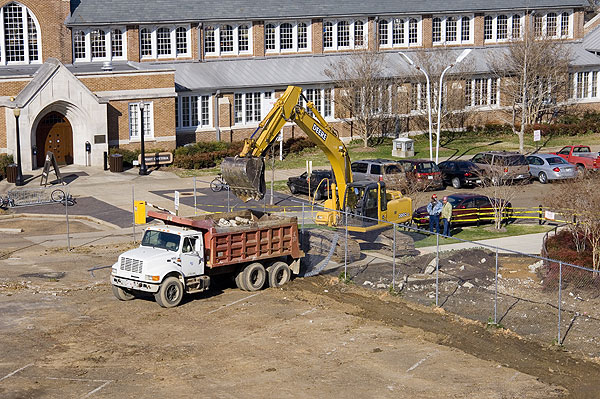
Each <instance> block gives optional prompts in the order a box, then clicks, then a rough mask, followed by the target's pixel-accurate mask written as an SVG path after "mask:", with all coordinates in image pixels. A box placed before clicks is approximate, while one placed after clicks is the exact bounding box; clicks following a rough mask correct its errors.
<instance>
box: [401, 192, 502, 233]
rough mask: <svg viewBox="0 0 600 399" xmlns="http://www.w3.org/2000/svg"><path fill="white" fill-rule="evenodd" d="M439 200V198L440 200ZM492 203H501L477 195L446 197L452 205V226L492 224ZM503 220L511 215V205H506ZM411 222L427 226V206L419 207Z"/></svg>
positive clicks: (494, 199)
mask: <svg viewBox="0 0 600 399" xmlns="http://www.w3.org/2000/svg"><path fill="white" fill-rule="evenodd" d="M440 200H441V198H440ZM492 201H494V203H495V201H503V202H504V200H500V199H497V198H489V197H486V196H485V195H477V194H452V195H448V202H450V204H452V225H456V224H460V225H468V224H479V223H493V222H494V208H493V206H492ZM505 209H506V212H505V216H504V217H503V219H504V220H506V219H509V218H510V217H511V215H512V205H511V203H510V202H508V203H507V204H506V207H505ZM413 222H414V223H415V224H416V225H417V226H419V227H423V226H427V225H429V214H428V213H427V206H426V205H424V206H421V207H419V208H417V209H416V210H415V211H414V212H413Z"/></svg>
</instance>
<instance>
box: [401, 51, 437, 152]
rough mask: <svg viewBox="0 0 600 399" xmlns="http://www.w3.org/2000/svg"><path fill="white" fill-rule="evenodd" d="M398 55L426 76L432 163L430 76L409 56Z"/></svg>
mask: <svg viewBox="0 0 600 399" xmlns="http://www.w3.org/2000/svg"><path fill="white" fill-rule="evenodd" d="M398 54H400V55H401V56H403V57H404V59H405V60H406V62H408V63H409V64H410V65H412V66H413V67H415V69H416V70H417V71H420V72H422V73H423V75H425V80H426V81H427V113H428V114H429V160H430V161H432V160H433V142H432V139H431V131H432V128H431V123H432V122H431V85H430V83H429V75H427V72H425V70H423V69H421V67H419V66H417V65H415V63H414V62H413V60H411V59H410V58H408V55H406V54H404V53H403V52H402V51H400V52H398Z"/></svg>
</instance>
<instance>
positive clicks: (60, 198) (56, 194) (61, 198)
mask: <svg viewBox="0 0 600 399" xmlns="http://www.w3.org/2000/svg"><path fill="white" fill-rule="evenodd" d="M65 195H66V196H67V200H66V201H65ZM50 198H51V199H52V201H53V202H60V203H62V204H65V202H66V203H67V205H68V206H73V205H75V204H76V203H77V201H75V198H73V196H72V195H71V194H65V192H64V191H63V190H61V189H60V188H58V189H56V190H54V191H52V193H51V194H50Z"/></svg>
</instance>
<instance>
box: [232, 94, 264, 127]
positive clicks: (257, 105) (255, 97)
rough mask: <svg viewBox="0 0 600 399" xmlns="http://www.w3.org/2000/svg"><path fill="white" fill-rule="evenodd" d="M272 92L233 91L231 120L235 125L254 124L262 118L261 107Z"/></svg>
mask: <svg viewBox="0 0 600 399" xmlns="http://www.w3.org/2000/svg"><path fill="white" fill-rule="evenodd" d="M271 97H272V92H258V91H257V92H247V93H234V95H233V122H234V123H235V124H236V125H244V124H255V123H258V122H260V121H261V120H262V117H263V113H262V107H263V104H266V103H265V100H268V99H269V98H271Z"/></svg>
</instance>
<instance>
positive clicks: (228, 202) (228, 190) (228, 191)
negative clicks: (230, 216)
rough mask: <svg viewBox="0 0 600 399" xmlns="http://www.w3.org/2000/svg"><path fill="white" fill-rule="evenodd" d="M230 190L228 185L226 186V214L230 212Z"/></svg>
mask: <svg viewBox="0 0 600 399" xmlns="http://www.w3.org/2000/svg"><path fill="white" fill-rule="evenodd" d="M230 191H231V190H230V189H229V185H227V213H229V212H231V204H230V194H229V193H230Z"/></svg>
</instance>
